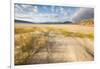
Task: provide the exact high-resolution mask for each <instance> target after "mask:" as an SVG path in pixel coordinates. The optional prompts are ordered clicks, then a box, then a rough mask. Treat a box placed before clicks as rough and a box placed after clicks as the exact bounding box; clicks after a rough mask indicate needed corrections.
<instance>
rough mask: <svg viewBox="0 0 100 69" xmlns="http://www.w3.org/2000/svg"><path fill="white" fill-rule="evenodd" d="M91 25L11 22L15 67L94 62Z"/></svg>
mask: <svg viewBox="0 0 100 69" xmlns="http://www.w3.org/2000/svg"><path fill="white" fill-rule="evenodd" d="M93 31H94V30H93V25H80V24H28V23H25V24H23V23H15V64H16V65H25V64H41V63H42V64H43V63H59V62H60V63H62V62H76V61H77V62H78V61H93V60H94V47H93V40H94V33H93Z"/></svg>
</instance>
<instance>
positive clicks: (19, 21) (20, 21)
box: [15, 20, 72, 24]
mask: <svg viewBox="0 0 100 69" xmlns="http://www.w3.org/2000/svg"><path fill="white" fill-rule="evenodd" d="M15 23H31V24H71V23H72V22H71V21H65V22H44V23H35V22H29V21H23V20H15Z"/></svg>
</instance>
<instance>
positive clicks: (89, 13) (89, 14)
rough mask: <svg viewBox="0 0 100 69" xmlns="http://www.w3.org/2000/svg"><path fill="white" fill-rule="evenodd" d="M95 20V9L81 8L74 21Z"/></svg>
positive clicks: (74, 16)
mask: <svg viewBox="0 0 100 69" xmlns="http://www.w3.org/2000/svg"><path fill="white" fill-rule="evenodd" d="M89 18H94V9H93V8H80V10H79V11H77V12H76V13H75V14H74V15H73V18H72V20H73V21H74V22H78V21H80V20H82V19H89Z"/></svg>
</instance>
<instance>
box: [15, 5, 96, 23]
mask: <svg viewBox="0 0 100 69" xmlns="http://www.w3.org/2000/svg"><path fill="white" fill-rule="evenodd" d="M14 7H15V20H23V21H29V22H36V23H38V22H39V23H43V22H65V21H72V22H77V21H80V20H82V19H88V18H94V9H93V8H83V7H68V6H52V5H32V4H15V6H14Z"/></svg>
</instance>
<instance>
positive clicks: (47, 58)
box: [29, 37, 94, 64]
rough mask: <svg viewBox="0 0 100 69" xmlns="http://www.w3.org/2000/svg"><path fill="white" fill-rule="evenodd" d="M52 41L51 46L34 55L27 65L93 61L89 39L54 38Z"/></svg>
mask: <svg viewBox="0 0 100 69" xmlns="http://www.w3.org/2000/svg"><path fill="white" fill-rule="evenodd" d="M54 41H55V43H54V44H53V45H52V46H51V45H49V46H46V47H44V48H42V49H41V50H40V51H39V52H38V53H37V54H35V55H34V56H33V58H32V59H31V60H30V61H29V64H31V63H32V64H38V63H39V64H41V63H61V62H74V61H93V58H94V57H93V54H94V52H93V51H94V48H93V41H91V40H90V39H88V38H84V39H82V38H77V37H74V38H73V37H66V38H62V37H56V38H54ZM79 41H80V42H79ZM47 49H48V50H47Z"/></svg>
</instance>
